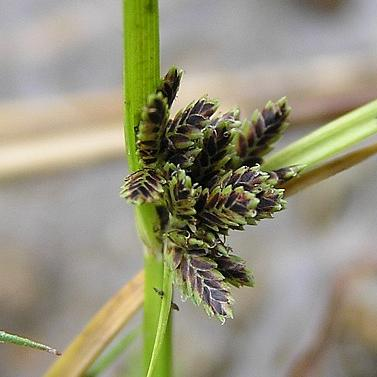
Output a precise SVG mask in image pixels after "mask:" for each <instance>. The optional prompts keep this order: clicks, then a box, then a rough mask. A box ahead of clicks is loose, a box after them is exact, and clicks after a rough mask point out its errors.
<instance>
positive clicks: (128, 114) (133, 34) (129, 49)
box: [123, 0, 171, 377]
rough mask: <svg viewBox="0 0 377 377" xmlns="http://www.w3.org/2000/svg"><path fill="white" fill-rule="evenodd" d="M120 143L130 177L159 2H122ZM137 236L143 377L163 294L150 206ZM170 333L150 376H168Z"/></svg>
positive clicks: (152, 69)
mask: <svg viewBox="0 0 377 377" xmlns="http://www.w3.org/2000/svg"><path fill="white" fill-rule="evenodd" d="M123 20H124V99H125V102H124V104H125V110H124V113H125V139H126V149H127V159H128V164H129V169H130V171H135V170H137V169H140V167H141V164H140V161H139V159H138V156H137V152H136V135H135V128H136V127H137V125H138V124H139V121H140V114H141V109H142V108H143V106H144V105H145V103H146V101H147V98H148V96H149V95H150V94H151V93H153V92H155V91H156V88H157V85H158V83H159V80H160V60H159V59H160V57H159V17H158V0H123ZM136 222H137V227H138V231H139V235H140V237H141V239H142V241H143V242H144V244H145V246H146V252H145V256H144V266H145V288H144V324H143V335H144V351H143V352H144V375H145V373H146V372H147V368H148V366H149V362H150V359H151V355H152V350H153V345H154V339H155V336H156V331H157V325H158V316H159V311H160V306H161V299H160V297H159V296H158V295H157V294H156V292H155V291H154V289H153V288H158V289H162V280H163V279H162V277H163V261H162V258H161V256H162V245H161V242H160V240H159V239H158V237H157V236H156V229H158V228H159V225H160V222H159V217H158V215H157V212H156V208H155V207H154V206H153V205H149V204H147V205H141V206H138V207H137V208H136ZM170 335H171V330H170V329H168V331H167V333H166V337H165V342H164V344H163V346H162V350H161V353H160V357H159V361H158V363H157V366H156V369H155V376H164V377H169V376H170V369H171V368H170V365H171V341H170Z"/></svg>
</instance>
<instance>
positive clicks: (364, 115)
mask: <svg viewBox="0 0 377 377" xmlns="http://www.w3.org/2000/svg"><path fill="white" fill-rule="evenodd" d="M375 133H377V100H375V101H373V102H370V103H369V104H367V105H365V106H362V107H360V108H358V109H356V110H354V111H351V112H350V113H348V114H346V115H344V116H342V117H340V118H338V119H336V120H334V121H332V122H330V123H328V124H327V125H325V126H323V127H321V128H319V129H318V130H316V131H314V132H312V133H311V134H309V135H307V136H305V137H303V138H302V139H300V140H298V141H296V142H294V143H292V144H290V145H288V146H287V147H286V148H283V149H282V150H281V151H280V152H278V153H276V154H275V155H273V156H272V157H271V158H269V159H268V160H267V161H266V162H265V163H264V164H263V169H264V170H273V169H278V168H281V167H283V166H289V165H295V164H305V165H306V169H309V168H311V167H312V166H314V165H315V164H317V163H318V162H320V161H323V160H325V159H327V158H329V157H332V156H334V155H336V154H338V153H340V152H342V151H343V150H345V149H346V148H348V147H350V146H351V145H354V144H356V143H358V142H360V141H362V140H364V139H366V138H368V137H369V136H371V135H373V134H375Z"/></svg>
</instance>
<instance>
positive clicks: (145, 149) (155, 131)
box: [137, 93, 169, 168]
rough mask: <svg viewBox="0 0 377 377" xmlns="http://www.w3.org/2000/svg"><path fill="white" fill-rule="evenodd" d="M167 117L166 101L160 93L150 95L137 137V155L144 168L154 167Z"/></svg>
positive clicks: (159, 152) (159, 153) (159, 151)
mask: <svg viewBox="0 0 377 377" xmlns="http://www.w3.org/2000/svg"><path fill="white" fill-rule="evenodd" d="M168 117H169V110H168V105H167V102H166V99H165V98H164V97H163V96H162V94H161V93H158V94H154V95H151V96H150V97H149V100H148V103H147V105H146V106H145V108H144V109H143V111H142V114H141V122H140V125H139V132H138V135H137V148H138V149H137V150H138V154H139V157H140V159H141V160H142V162H143V164H144V166H146V167H151V168H152V167H156V163H157V160H158V158H159V156H160V155H161V146H162V139H163V136H164V133H165V128H166V124H167V121H168Z"/></svg>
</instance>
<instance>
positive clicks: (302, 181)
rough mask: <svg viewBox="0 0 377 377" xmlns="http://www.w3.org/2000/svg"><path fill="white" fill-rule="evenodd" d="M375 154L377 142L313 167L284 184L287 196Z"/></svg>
mask: <svg viewBox="0 0 377 377" xmlns="http://www.w3.org/2000/svg"><path fill="white" fill-rule="evenodd" d="M375 154H377V143H376V144H373V145H370V146H367V147H364V148H361V149H358V150H356V151H354V152H351V153H348V154H346V155H344V156H341V157H339V158H337V159H335V160H333V161H330V162H327V163H325V164H324V165H321V166H319V167H317V168H315V169H312V170H310V171H308V172H307V173H304V174H302V175H301V176H299V177H297V178H294V179H292V180H291V181H289V182H288V183H286V184H285V185H284V188H285V190H286V191H285V192H286V196H290V195H293V194H296V193H297V192H299V191H302V190H304V189H305V188H307V187H309V186H312V185H314V184H316V183H319V182H321V181H323V180H325V179H327V178H330V177H332V176H333V175H335V174H338V173H340V172H342V171H344V170H346V169H349V168H351V167H353V166H355V165H357V164H359V163H360V162H362V161H364V160H366V159H367V158H369V157H372V156H373V155H375Z"/></svg>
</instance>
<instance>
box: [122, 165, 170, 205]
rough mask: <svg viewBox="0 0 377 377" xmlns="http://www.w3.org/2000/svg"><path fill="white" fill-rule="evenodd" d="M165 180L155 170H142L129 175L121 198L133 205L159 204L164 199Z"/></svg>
mask: <svg viewBox="0 0 377 377" xmlns="http://www.w3.org/2000/svg"><path fill="white" fill-rule="evenodd" d="M165 183H166V181H165V179H164V178H163V177H162V176H161V175H159V174H158V173H157V172H156V171H154V170H153V169H142V170H138V171H136V172H134V173H132V174H130V175H128V176H127V177H126V178H125V180H124V184H123V186H122V187H121V192H120V196H121V197H122V198H124V199H126V200H127V201H128V202H130V203H132V204H142V203H157V202H159V201H161V199H162V193H163V192H164V188H163V185H164V184H165Z"/></svg>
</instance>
